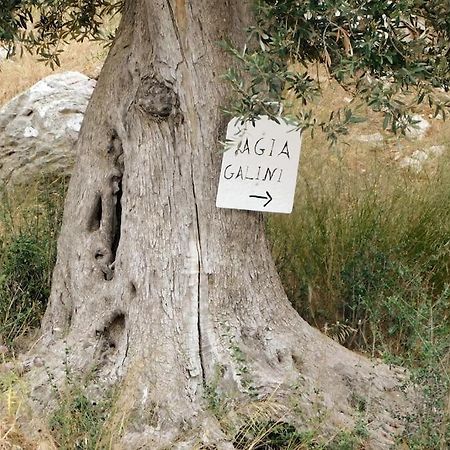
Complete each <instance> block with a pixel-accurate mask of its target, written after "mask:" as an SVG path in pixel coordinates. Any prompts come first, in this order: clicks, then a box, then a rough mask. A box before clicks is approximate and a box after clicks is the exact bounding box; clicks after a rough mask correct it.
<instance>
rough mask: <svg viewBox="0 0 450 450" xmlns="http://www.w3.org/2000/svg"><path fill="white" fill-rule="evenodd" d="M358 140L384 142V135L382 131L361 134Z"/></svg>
mask: <svg viewBox="0 0 450 450" xmlns="http://www.w3.org/2000/svg"><path fill="white" fill-rule="evenodd" d="M356 140H357V141H359V142H369V143H374V142H383V141H384V137H383V135H382V134H381V133H373V134H361V135H360V136H358V137H357V138H356Z"/></svg>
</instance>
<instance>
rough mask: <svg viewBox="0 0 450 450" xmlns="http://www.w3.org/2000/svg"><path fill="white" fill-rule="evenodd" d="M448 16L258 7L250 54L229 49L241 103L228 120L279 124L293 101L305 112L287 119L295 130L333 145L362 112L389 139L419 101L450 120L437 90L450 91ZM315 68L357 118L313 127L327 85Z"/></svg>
mask: <svg viewBox="0 0 450 450" xmlns="http://www.w3.org/2000/svg"><path fill="white" fill-rule="evenodd" d="M449 12H450V5H449V3H448V2H447V1H444V0H433V1H424V0H423V1H421V0H399V1H391V0H377V1H362V0H342V1H336V0H323V1H302V2H299V1H295V0H276V1H275V0H258V1H256V2H255V15H256V22H257V23H256V25H255V26H253V27H251V28H250V29H249V34H248V43H247V45H246V47H245V48H244V49H237V48H235V47H233V45H232V44H231V43H230V42H224V43H223V45H224V47H225V48H226V49H227V50H228V51H229V52H230V53H231V54H233V55H234V56H235V58H236V61H237V63H238V64H239V66H238V69H230V70H229V71H228V73H227V74H226V76H225V78H226V79H227V80H228V81H229V82H230V83H231V85H232V87H233V89H234V91H235V94H236V98H237V101H236V102H234V103H233V104H232V105H231V107H230V108H229V109H228V112H229V113H230V114H232V115H238V116H243V117H245V118H254V117H256V116H258V115H261V114H267V115H269V116H270V117H272V118H274V119H275V118H276V116H277V109H278V108H277V105H278V104H279V103H280V102H283V103H289V101H291V100H294V101H295V102H296V103H297V104H301V105H302V107H301V109H300V110H299V111H297V112H294V111H291V113H292V114H293V115H294V116H295V119H296V121H297V122H298V123H299V126H300V127H301V128H303V129H306V128H311V129H312V130H314V129H315V128H319V129H321V130H322V131H323V132H325V133H326V135H327V136H328V138H329V139H330V140H331V142H333V143H334V142H336V139H337V136H338V135H339V134H345V133H346V132H347V129H348V125H349V124H351V123H354V122H359V121H361V117H359V116H358V114H355V112H354V111H356V110H357V108H358V105H360V104H366V105H368V106H369V107H370V108H371V109H372V110H374V111H377V112H381V113H383V115H384V127H385V128H390V129H391V130H392V131H393V132H397V131H402V132H404V131H405V129H406V128H407V127H409V126H411V125H413V124H414V121H413V119H412V117H411V113H412V112H413V111H414V108H415V107H417V105H419V104H421V103H423V102H426V103H427V104H429V106H430V107H433V108H434V109H435V114H436V115H437V114H438V113H442V114H444V115H445V112H446V110H448V108H449V107H450V101H449V100H448V98H447V97H446V96H444V95H443V92H441V91H437V90H436V88H442V89H443V91H448V89H449V86H450V70H449V63H448V58H447V55H448V52H449V50H450V47H449V41H450V40H449V37H450V36H449V34H450V19H449V17H450V14H449ZM313 65H322V66H324V67H326V69H327V72H328V74H329V76H330V77H331V78H334V79H336V80H337V81H338V82H339V83H340V84H341V85H343V86H344V87H345V89H346V90H347V91H349V92H350V93H351V94H352V95H353V96H354V98H355V100H354V101H353V103H352V108H353V111H351V110H350V108H347V112H344V111H336V112H335V113H334V114H333V116H332V117H330V118H329V120H319V119H317V118H316V111H315V110H314V99H315V98H316V97H317V96H318V95H320V93H321V86H320V83H319V81H318V80H317V79H314V78H313V77H311V75H310V74H311V71H310V70H309V69H310V68H311V67H312V66H313ZM300 67H301V68H302V69H300ZM406 93H410V95H408V96H406V95H405V94H406ZM348 111H351V112H348Z"/></svg>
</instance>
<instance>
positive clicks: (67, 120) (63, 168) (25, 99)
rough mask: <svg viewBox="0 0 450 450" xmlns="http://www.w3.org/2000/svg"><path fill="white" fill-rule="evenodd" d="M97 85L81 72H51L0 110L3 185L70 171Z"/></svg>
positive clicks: (0, 176)
mask: <svg viewBox="0 0 450 450" xmlns="http://www.w3.org/2000/svg"><path fill="white" fill-rule="evenodd" d="M95 83H96V82H95V80H91V79H89V78H88V77H86V76H85V75H83V74H81V73H77V72H65V73H59V74H54V75H50V76H48V77H46V78H44V79H42V80H41V81H39V82H38V83H36V84H35V85H34V86H32V87H31V88H30V89H28V90H27V91H25V92H23V93H22V94H19V95H18V96H17V97H15V98H13V99H12V100H11V101H10V102H9V103H7V104H6V105H5V106H4V107H3V108H2V109H0V184H1V183H7V184H17V183H24V182H27V181H28V180H30V179H32V178H34V177H35V176H37V175H41V174H43V173H44V174H45V173H51V172H57V173H68V172H70V169H71V167H72V165H73V161H74V159H75V155H74V152H73V144H74V142H75V141H76V139H77V137H78V132H79V131H80V128H81V122H82V120H83V115H84V112H85V110H86V106H87V104H88V101H89V99H90V97H91V95H92V92H93V90H94V87H95Z"/></svg>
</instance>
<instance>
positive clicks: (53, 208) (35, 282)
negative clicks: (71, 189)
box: [0, 179, 65, 345]
mask: <svg viewBox="0 0 450 450" xmlns="http://www.w3.org/2000/svg"><path fill="white" fill-rule="evenodd" d="M64 191H65V181H64V180H61V179H54V180H42V181H41V182H39V183H37V184H36V185H34V186H32V187H30V186H29V187H28V188H27V189H19V190H17V191H16V192H15V193H7V192H1V193H0V339H1V340H2V341H3V342H4V343H6V344H8V345H11V344H13V342H14V340H15V339H16V338H17V337H19V336H22V335H24V334H26V333H27V332H28V331H29V330H30V329H32V328H34V327H36V326H38V325H39V323H40V319H41V317H42V314H43V312H44V311H45V306H46V304H47V299H48V296H49V293H50V282H51V275H52V270H53V266H54V263H55V258H56V237H57V233H58V232H59V228H60V223H61V216H62V205H63V198H64Z"/></svg>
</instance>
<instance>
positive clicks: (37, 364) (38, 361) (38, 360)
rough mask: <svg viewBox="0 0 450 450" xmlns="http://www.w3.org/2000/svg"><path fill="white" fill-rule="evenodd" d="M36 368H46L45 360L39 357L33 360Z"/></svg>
mask: <svg viewBox="0 0 450 450" xmlns="http://www.w3.org/2000/svg"><path fill="white" fill-rule="evenodd" d="M33 365H34V367H43V366H44V360H43V359H42V358H40V357H39V356H36V358H34V360H33Z"/></svg>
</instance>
